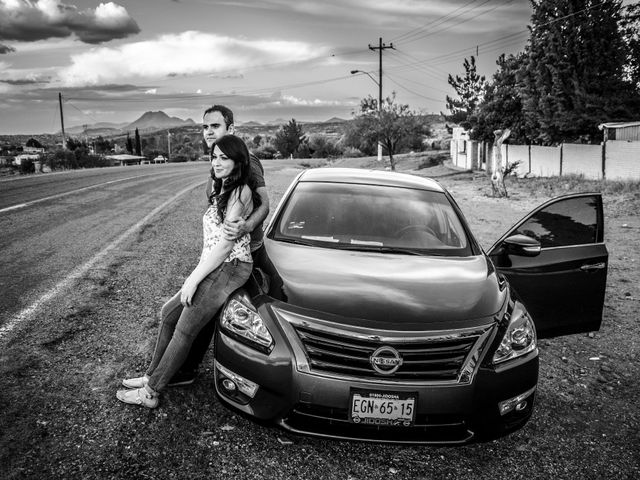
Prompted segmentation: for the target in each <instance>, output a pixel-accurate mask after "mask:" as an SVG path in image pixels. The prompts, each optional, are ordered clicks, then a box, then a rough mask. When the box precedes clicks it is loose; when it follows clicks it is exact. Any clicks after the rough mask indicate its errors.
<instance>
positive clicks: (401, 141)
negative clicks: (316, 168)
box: [349, 92, 430, 170]
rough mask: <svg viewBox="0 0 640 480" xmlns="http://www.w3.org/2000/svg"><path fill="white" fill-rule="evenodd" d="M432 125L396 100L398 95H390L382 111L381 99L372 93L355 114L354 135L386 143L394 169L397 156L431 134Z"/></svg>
mask: <svg viewBox="0 0 640 480" xmlns="http://www.w3.org/2000/svg"><path fill="white" fill-rule="evenodd" d="M429 132H430V128H429V125H428V124H427V122H426V121H425V119H424V118H423V117H422V116H420V115H418V114H416V113H415V112H413V111H411V110H410V109H409V105H405V104H399V103H396V94H395V92H393V94H392V95H391V97H387V98H386V99H385V100H384V101H383V103H382V108H381V110H380V111H378V102H377V100H375V99H374V98H373V97H371V96H368V97H367V98H364V99H363V100H361V102H360V113H359V114H358V115H357V116H356V117H355V119H354V121H353V124H352V129H351V131H350V133H349V135H350V137H351V138H354V137H355V138H357V137H360V138H362V139H363V141H364V142H365V143H366V144H369V145H375V144H376V143H377V142H380V143H381V144H382V147H383V149H384V150H385V151H386V153H387V155H389V164H390V166H391V170H395V169H396V162H395V159H394V158H393V156H394V155H395V154H396V153H398V152H400V151H401V149H402V148H403V147H406V146H407V145H408V144H409V143H411V142H412V141H413V140H415V138H416V137H422V136H424V135H428V134H429Z"/></svg>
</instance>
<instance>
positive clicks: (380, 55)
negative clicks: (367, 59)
mask: <svg viewBox="0 0 640 480" xmlns="http://www.w3.org/2000/svg"><path fill="white" fill-rule="evenodd" d="M387 48H393V43H391V44H389V45H387V44H384V43H382V37H380V38H379V40H378V46H377V47H374V46H371V44H369V50H374V51H375V50H378V54H379V62H378V63H379V66H378V116H380V113H381V112H382V51H383V50H386V49H387ZM378 161H379V162H381V161H382V143H380V142H378Z"/></svg>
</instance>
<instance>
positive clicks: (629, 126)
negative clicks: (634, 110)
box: [598, 121, 640, 142]
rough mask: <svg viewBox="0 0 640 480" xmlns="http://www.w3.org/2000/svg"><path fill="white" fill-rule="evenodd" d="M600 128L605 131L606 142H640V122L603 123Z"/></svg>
mask: <svg viewBox="0 0 640 480" xmlns="http://www.w3.org/2000/svg"><path fill="white" fill-rule="evenodd" d="M598 128H599V129H600V130H603V132H604V141H605V142H606V141H608V140H623V141H625V140H626V141H628V142H638V141H640V121H638V122H608V123H601V124H600V125H598Z"/></svg>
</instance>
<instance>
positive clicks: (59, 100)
mask: <svg viewBox="0 0 640 480" xmlns="http://www.w3.org/2000/svg"><path fill="white" fill-rule="evenodd" d="M58 103H59V104H60V125H61V126H62V149H63V150H66V149H67V138H66V137H65V135H64V115H63V114H62V93H60V92H58Z"/></svg>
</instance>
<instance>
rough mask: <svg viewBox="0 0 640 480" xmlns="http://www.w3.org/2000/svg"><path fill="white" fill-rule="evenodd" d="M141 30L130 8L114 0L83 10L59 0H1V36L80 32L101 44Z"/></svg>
mask: <svg viewBox="0 0 640 480" xmlns="http://www.w3.org/2000/svg"><path fill="white" fill-rule="evenodd" d="M139 32H140V27H138V24H137V23H136V21H135V20H134V19H133V18H131V17H130V16H129V13H128V12H127V10H126V9H125V8H124V7H122V6H120V5H117V4H115V3H113V2H108V3H101V4H100V5H98V6H97V7H96V8H95V9H87V10H79V9H78V8H77V7H75V6H73V5H66V4H64V3H61V2H60V1H59V0H52V1H48V2H37V3H30V2H17V3H4V2H3V3H0V40H17V41H23V42H29V41H36V40H45V39H47V38H64V37H69V36H71V35H74V34H75V35H76V36H77V37H78V39H80V40H81V41H82V42H84V43H90V44H98V43H104V42H108V41H110V40H114V39H117V38H125V37H128V36H130V35H134V34H136V33H139Z"/></svg>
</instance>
